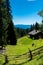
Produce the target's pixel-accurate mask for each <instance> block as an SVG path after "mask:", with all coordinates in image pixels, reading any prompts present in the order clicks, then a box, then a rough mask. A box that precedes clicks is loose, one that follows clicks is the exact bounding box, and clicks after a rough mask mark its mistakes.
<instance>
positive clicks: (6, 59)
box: [3, 55, 9, 65]
mask: <svg viewBox="0 0 43 65" xmlns="http://www.w3.org/2000/svg"><path fill="white" fill-rule="evenodd" d="M4 56H5V63H4V64H3V65H6V64H7V63H8V62H9V61H8V56H7V55H4Z"/></svg>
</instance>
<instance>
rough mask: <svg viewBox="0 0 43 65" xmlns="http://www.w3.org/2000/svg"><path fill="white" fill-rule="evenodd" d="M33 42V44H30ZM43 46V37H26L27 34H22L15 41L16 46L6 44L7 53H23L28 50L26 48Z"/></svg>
mask: <svg viewBox="0 0 43 65" xmlns="http://www.w3.org/2000/svg"><path fill="white" fill-rule="evenodd" d="M33 43H34V46H32V44H33ZM41 46H43V39H38V40H33V39H31V38H28V37H27V36H24V37H22V38H20V39H18V41H17V45H16V46H11V45H9V46H7V47H6V49H7V52H6V53H7V54H8V55H19V54H23V53H25V52H27V51H28V49H31V50H33V49H35V48H38V47H41Z"/></svg>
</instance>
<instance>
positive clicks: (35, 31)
mask: <svg viewBox="0 0 43 65" xmlns="http://www.w3.org/2000/svg"><path fill="white" fill-rule="evenodd" d="M40 32H41V31H40V30H33V31H31V32H29V33H28V34H29V35H35V34H38V33H40Z"/></svg>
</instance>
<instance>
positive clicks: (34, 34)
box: [28, 30, 42, 39]
mask: <svg viewBox="0 0 43 65" xmlns="http://www.w3.org/2000/svg"><path fill="white" fill-rule="evenodd" d="M41 34H42V33H41V31H40V30H33V31H31V32H29V33H28V35H29V36H30V38H33V39H38V38H39V37H41Z"/></svg>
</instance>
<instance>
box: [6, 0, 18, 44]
mask: <svg viewBox="0 0 43 65" xmlns="http://www.w3.org/2000/svg"><path fill="white" fill-rule="evenodd" d="M6 4H7V16H8V21H9V22H8V29H7V30H8V32H7V34H8V37H7V42H8V41H10V44H11V45H16V42H17V40H16V35H15V31H14V26H13V22H12V15H11V10H10V2H9V0H6Z"/></svg>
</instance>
